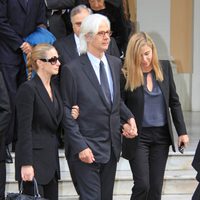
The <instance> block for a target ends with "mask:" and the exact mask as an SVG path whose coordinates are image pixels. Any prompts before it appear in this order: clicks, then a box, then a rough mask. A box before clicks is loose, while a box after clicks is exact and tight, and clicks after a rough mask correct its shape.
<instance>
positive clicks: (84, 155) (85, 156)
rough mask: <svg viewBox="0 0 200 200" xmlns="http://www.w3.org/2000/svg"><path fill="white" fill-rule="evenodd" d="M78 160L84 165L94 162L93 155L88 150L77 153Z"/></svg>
mask: <svg viewBox="0 0 200 200" xmlns="http://www.w3.org/2000/svg"><path fill="white" fill-rule="evenodd" d="M79 159H80V160H81V161H82V162H84V163H93V162H94V161H95V159H94V155H93V153H92V151H91V149H90V148H87V149H84V150H83V151H81V152H80V153H79Z"/></svg>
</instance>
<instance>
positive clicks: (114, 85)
mask: <svg viewBox="0 0 200 200" xmlns="http://www.w3.org/2000/svg"><path fill="white" fill-rule="evenodd" d="M106 58H107V60H108V64H109V67H110V72H111V76H112V81H113V105H116V104H115V101H116V90H117V88H116V87H117V81H120V80H117V77H116V74H115V73H116V72H115V71H116V70H115V64H114V63H113V61H112V59H110V58H109V57H108V56H106Z"/></svg>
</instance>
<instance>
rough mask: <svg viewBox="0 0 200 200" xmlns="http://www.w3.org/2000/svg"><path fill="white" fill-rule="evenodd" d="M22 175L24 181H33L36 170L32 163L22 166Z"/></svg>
mask: <svg viewBox="0 0 200 200" xmlns="http://www.w3.org/2000/svg"><path fill="white" fill-rule="evenodd" d="M21 177H22V180H23V181H32V180H33V177H34V170H33V167H32V166H31V165H25V166H22V167H21Z"/></svg>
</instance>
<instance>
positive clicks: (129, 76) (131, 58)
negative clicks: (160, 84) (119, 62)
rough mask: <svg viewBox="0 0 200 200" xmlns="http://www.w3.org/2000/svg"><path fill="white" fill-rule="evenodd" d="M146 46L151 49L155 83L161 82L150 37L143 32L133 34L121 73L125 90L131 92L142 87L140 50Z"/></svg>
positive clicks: (154, 49)
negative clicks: (124, 79) (123, 77)
mask: <svg viewBox="0 0 200 200" xmlns="http://www.w3.org/2000/svg"><path fill="white" fill-rule="evenodd" d="M144 45H147V46H149V47H150V48H151V49H152V67H153V70H154V72H155V77H156V80H157V81H163V73H162V69H161V67H160V63H159V60H158V54H157V50H156V46H155V44H154V42H153V40H152V39H151V37H150V36H149V35H148V34H147V33H144V32H139V33H136V34H133V35H132V36H131V38H130V40H129V43H128V46H127V51H126V56H125V62H124V66H123V69H122V71H123V73H124V76H125V78H126V84H125V90H131V91H133V90H134V89H136V88H138V87H140V86H142V85H144V76H143V71H142V68H141V65H140V64H141V56H140V54H141V48H142V47H143V46H144Z"/></svg>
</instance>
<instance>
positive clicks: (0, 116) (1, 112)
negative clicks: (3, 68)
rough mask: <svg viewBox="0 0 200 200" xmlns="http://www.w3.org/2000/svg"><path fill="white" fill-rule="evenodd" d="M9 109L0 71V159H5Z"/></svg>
mask: <svg viewBox="0 0 200 200" xmlns="http://www.w3.org/2000/svg"><path fill="white" fill-rule="evenodd" d="M10 116H11V111H10V102H9V97H8V93H7V88H6V86H5V83H4V79H3V76H2V73H1V72H0V161H2V160H5V133H6V131H7V129H8V125H9V121H10Z"/></svg>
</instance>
